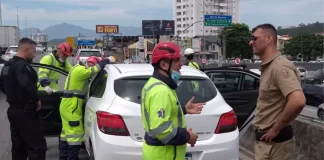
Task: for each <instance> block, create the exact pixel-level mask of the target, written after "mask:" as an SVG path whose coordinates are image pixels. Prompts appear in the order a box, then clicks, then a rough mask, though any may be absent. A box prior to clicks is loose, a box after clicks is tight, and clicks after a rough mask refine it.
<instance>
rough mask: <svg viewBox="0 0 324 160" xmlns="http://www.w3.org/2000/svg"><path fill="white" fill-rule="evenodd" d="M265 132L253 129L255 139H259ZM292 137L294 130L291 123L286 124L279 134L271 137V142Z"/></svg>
mask: <svg viewBox="0 0 324 160" xmlns="http://www.w3.org/2000/svg"><path fill="white" fill-rule="evenodd" d="M266 133H267V132H261V131H259V130H255V140H256V141H261V140H260V139H261V137H262V136H263V135H265V134H266ZM293 137H294V130H293V127H292V125H288V126H286V127H284V128H282V129H281V130H280V132H279V134H278V135H277V136H276V137H275V138H273V139H272V141H273V142H275V143H281V142H285V141H288V140H290V139H292V138H293Z"/></svg>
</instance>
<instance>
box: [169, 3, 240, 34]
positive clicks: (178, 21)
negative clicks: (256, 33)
mask: <svg viewBox="0 0 324 160" xmlns="http://www.w3.org/2000/svg"><path fill="white" fill-rule="evenodd" d="M203 6H204V7H203ZM239 12H240V0H173V19H174V21H175V32H176V33H175V35H178V34H179V33H181V32H183V33H182V34H180V36H179V37H181V40H185V39H190V38H193V37H195V36H212V35H217V32H218V27H209V26H208V27H207V26H204V23H203V21H204V15H205V14H213V15H232V17H233V18H232V22H233V23H239V22H240V14H239Z"/></svg>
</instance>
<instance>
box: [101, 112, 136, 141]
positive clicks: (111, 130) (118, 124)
mask: <svg viewBox="0 0 324 160" xmlns="http://www.w3.org/2000/svg"><path fill="white" fill-rule="evenodd" d="M97 123H98V128H99V130H100V131H101V132H102V133H105V134H109V135H116V136H130V135H129V132H128V130H127V127H126V125H125V123H124V120H123V118H122V117H121V116H120V115H117V114H111V113H108V112H104V111H97Z"/></svg>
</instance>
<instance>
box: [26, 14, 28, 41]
mask: <svg viewBox="0 0 324 160" xmlns="http://www.w3.org/2000/svg"><path fill="white" fill-rule="evenodd" d="M27 18H28V17H25V25H26V28H25V30H26V38H28V31H27Z"/></svg>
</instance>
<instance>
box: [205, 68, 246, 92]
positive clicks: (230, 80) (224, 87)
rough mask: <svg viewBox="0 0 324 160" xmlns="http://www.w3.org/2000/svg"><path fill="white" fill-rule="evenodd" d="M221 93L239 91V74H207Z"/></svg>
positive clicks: (219, 72)
mask: <svg viewBox="0 0 324 160" xmlns="http://www.w3.org/2000/svg"><path fill="white" fill-rule="evenodd" d="M207 75H208V76H209V77H210V79H211V80H212V81H213V83H214V85H215V86H216V88H217V89H218V90H219V92H220V93H229V92H236V91H239V79H240V75H241V73H239V72H226V71H224V72H223V71H218V72H210V73H207Z"/></svg>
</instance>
